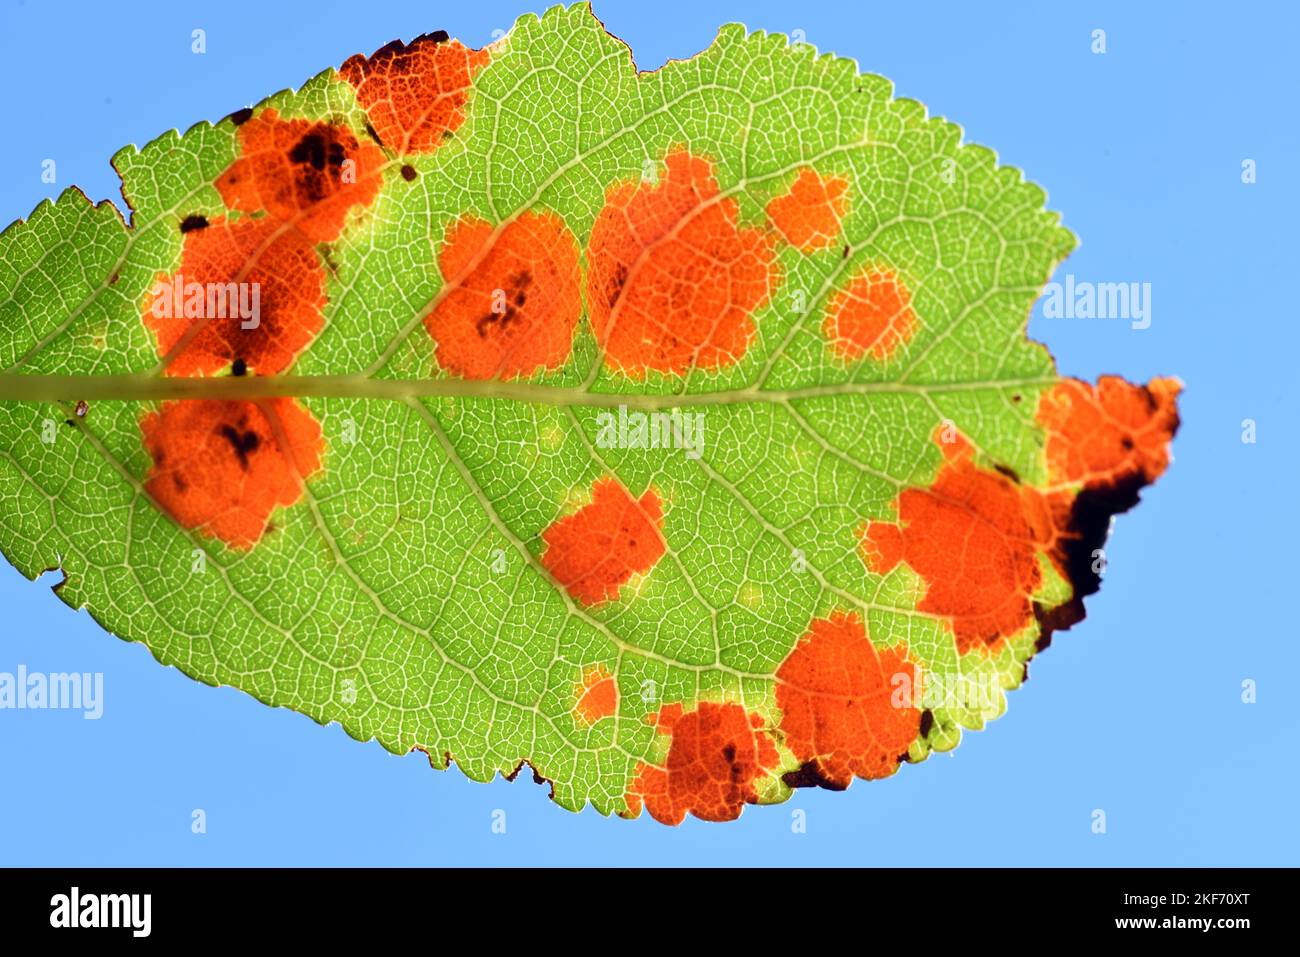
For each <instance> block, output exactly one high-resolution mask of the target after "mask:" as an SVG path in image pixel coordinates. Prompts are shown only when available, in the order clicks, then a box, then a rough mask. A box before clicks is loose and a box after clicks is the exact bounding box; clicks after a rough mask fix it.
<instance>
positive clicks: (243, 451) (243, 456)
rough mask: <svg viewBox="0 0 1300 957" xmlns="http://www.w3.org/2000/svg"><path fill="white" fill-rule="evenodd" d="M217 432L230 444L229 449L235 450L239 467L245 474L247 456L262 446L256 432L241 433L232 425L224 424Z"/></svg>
mask: <svg viewBox="0 0 1300 957" xmlns="http://www.w3.org/2000/svg"><path fill="white" fill-rule="evenodd" d="M217 432H218V434H220V436H221V437H222V438H223V439H225V440H226V441H227V442H229V443H230V447H231V448H232V449H234V450H235V455H236V456H238V457H239V467H240V468H242V469H243V470H244V471H245V472H247V471H248V456H249V455H250V454H251V453H253V452H256V451H257V447H258V446H259V445H261V444H262V439H261V437H260V436H259V435H258V434H257V433H256V432H241V431H240V430H239V429H237V428H235V427H234V426H233V425H226V424H222V426H221V427H220V428H219V429H217Z"/></svg>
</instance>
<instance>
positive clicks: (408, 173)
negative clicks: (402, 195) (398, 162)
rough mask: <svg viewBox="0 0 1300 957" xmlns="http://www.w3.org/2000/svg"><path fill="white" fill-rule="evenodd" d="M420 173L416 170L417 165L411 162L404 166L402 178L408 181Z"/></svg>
mask: <svg viewBox="0 0 1300 957" xmlns="http://www.w3.org/2000/svg"><path fill="white" fill-rule="evenodd" d="M419 175H420V174H419V173H417V172H416V171H415V167H414V166H412V165H411V164H410V163H406V164H404V165H403V166H402V179H404V180H406V181H407V182H408V183H409V182H410V181H411V180H413V179H415V177H417V176H419Z"/></svg>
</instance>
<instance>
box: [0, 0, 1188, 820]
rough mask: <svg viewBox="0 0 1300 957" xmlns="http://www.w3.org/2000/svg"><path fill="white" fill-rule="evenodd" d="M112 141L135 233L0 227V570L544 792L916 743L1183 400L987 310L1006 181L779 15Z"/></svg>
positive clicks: (618, 808) (191, 663)
mask: <svg viewBox="0 0 1300 957" xmlns="http://www.w3.org/2000/svg"><path fill="white" fill-rule="evenodd" d="M114 164H115V166H116V168H117V169H118V171H119V172H120V173H121V176H122V180H123V188H124V195H125V196H126V198H127V201H128V202H129V203H130V206H131V209H132V211H133V214H132V216H131V218H130V222H129V224H128V223H126V222H124V221H123V219H122V217H121V216H120V215H119V214H118V212H117V211H116V210H115V209H114V208H113V207H112V206H111V205H108V204H101V205H99V206H92V205H90V204H89V203H88V202H87V201H86V199H85V198H84V196H82V195H81V194H80V193H79V192H78V191H76V190H75V189H73V190H68V191H67V192H65V193H64V194H63V195H62V196H60V197H59V199H58V201H57V202H55V203H53V204H51V203H48V202H47V203H42V204H41V205H40V206H38V207H37V208H36V210H35V211H34V212H33V213H32V215H31V217H30V218H29V219H28V220H27V221H25V222H19V223H15V224H14V225H12V226H11V227H10V228H9V229H7V230H6V231H5V232H4V233H3V234H2V235H0V368H2V369H3V372H0V400H2V401H0V448H2V449H3V454H2V455H0V498H2V499H3V503H4V506H3V510H2V511H0V548H3V551H4V553H5V555H6V556H7V557H8V558H9V560H10V561H12V562H13V563H14V565H15V566H17V567H18V568H19V569H20V570H21V571H22V572H23V573H24V574H26V575H28V576H31V577H35V576H36V575H37V574H39V573H40V572H41V571H42V570H44V569H48V568H56V567H57V568H61V569H62V570H63V572H64V574H65V576H66V579H65V581H64V583H63V584H62V585H61V586H60V587H59V589H58V595H59V597H60V598H62V599H63V600H64V601H65V602H67V603H68V604H69V605H70V606H72V607H74V608H86V609H87V610H88V611H89V612H90V613H91V614H92V615H93V616H94V617H95V619H96V620H97V621H99V622H100V623H101V624H102V625H103V626H104V627H105V628H106V629H107V630H108V631H110V632H112V633H113V634H115V635H118V636H120V637H122V638H124V639H126V640H130V641H140V642H143V643H144V644H146V645H147V646H148V647H149V649H150V650H151V652H152V653H153V654H154V656H155V657H156V658H157V659H158V660H159V661H160V662H162V663H164V664H168V665H174V666H176V667H177V668H179V669H181V670H182V671H183V672H185V673H186V674H188V675H190V676H192V677H193V678H195V679H196V680H199V681H203V682H205V683H208V684H212V685H219V684H225V685H231V686H234V687H237V688H240V689H242V690H244V691H246V692H248V693H249V694H251V695H253V696H255V697H256V698H257V699H259V700H260V701H263V702H266V703H267V704H272V705H277V706H284V707H288V708H292V709H294V710H296V711H300V712H302V713H303V714H306V715H308V716H310V717H311V718H312V719H314V720H316V721H318V722H321V723H326V722H338V723H339V724H340V725H341V726H342V727H343V728H344V729H345V730H346V731H347V733H348V734H350V735H352V736H353V737H355V738H357V739H359V740H367V739H371V738H374V739H376V740H378V741H379V742H380V743H382V744H383V746H384V747H386V748H388V749H390V750H392V751H394V752H399V753H402V752H407V751H410V750H412V749H420V750H422V751H425V752H427V753H428V755H429V758H430V761H431V762H432V764H433V765H434V766H435V767H439V768H441V767H445V766H446V765H447V764H448V763H449V762H450V761H452V760H454V761H455V762H456V763H457V764H458V765H459V766H460V767H461V768H462V769H463V770H464V772H465V773H466V774H467V775H469V776H470V777H472V778H474V779H477V780H488V779H490V778H492V777H493V776H494V775H496V774H497V773H502V774H512V773H513V772H515V771H517V770H518V769H519V768H520V766H521V764H522V763H523V762H527V763H528V764H530V765H531V767H532V768H533V769H534V771H535V773H536V774H537V775H539V776H541V777H543V778H545V779H546V780H548V781H549V782H550V783H551V785H552V788H553V792H552V793H553V797H554V799H555V800H556V801H557V802H558V803H559V804H561V805H562V806H564V807H566V808H572V809H578V808H581V807H582V806H584V804H586V803H588V802H590V803H591V804H592V805H594V806H595V807H596V808H597V809H598V810H599V811H600V812H601V813H611V812H614V813H620V814H636V813H638V812H639V811H640V810H641V809H642V808H643V807H645V808H647V809H648V810H649V811H650V812H651V813H652V814H653V815H654V816H655V817H656V818H658V819H659V820H662V821H665V822H670V823H674V822H676V821H679V820H681V819H682V817H683V816H684V815H685V814H686V813H695V814H697V815H698V816H700V817H704V818H707V819H718V820H725V819H729V818H733V817H735V816H737V815H738V814H739V813H740V811H741V809H742V807H743V805H744V804H745V803H749V802H761V803H767V802H773V801H780V800H783V799H785V798H786V797H788V796H789V794H790V791H791V788H793V787H798V786H806V785H814V784H819V785H823V786H828V787H834V788H843V787H845V786H847V785H848V784H849V783H850V781H851V780H852V779H853V778H854V777H865V778H877V777H884V776H887V775H889V774H892V773H893V772H894V771H895V770H896V768H897V767H898V765H899V763H900V761H904V760H906V761H919V760H922V759H924V758H925V757H926V756H927V755H928V754H929V753H930V752H931V751H933V750H946V749H949V748H952V747H954V746H955V745H956V744H957V742H958V739H959V737H960V733H961V729H962V728H980V727H982V726H983V725H984V723H985V722H986V721H988V720H990V719H992V718H994V717H997V716H998V715H999V714H1001V712H1002V711H1003V709H1004V707H1005V694H1004V692H1005V691H1006V690H1009V689H1012V688H1015V687H1016V686H1018V685H1019V683H1020V682H1021V681H1022V680H1023V678H1024V675H1025V672H1026V665H1027V662H1028V660H1029V658H1030V657H1031V656H1032V655H1033V654H1035V653H1036V651H1037V650H1040V649H1041V648H1042V647H1044V646H1045V645H1046V643H1047V639H1048V638H1049V637H1050V635H1051V633H1052V631H1053V630H1057V629H1060V628H1063V627H1066V626H1068V625H1070V624H1072V623H1074V622H1075V621H1077V620H1078V619H1079V618H1081V617H1082V603H1081V602H1082V598H1083V596H1084V595H1086V594H1088V593H1090V592H1091V591H1093V590H1095V589H1096V587H1097V585H1098V583H1099V580H1100V568H1101V563H1102V560H1103V558H1104V556H1102V555H1101V553H1100V551H1099V550H1100V549H1101V548H1102V546H1103V545H1104V542H1105V538H1106V535H1107V532H1108V529H1109V525H1110V517H1111V515H1113V514H1114V513H1116V512H1120V511H1124V510H1126V509H1127V508H1129V507H1131V506H1132V505H1133V504H1134V503H1135V502H1136V500H1137V492H1138V490H1139V489H1140V488H1141V487H1142V486H1144V485H1146V484H1148V483H1150V482H1152V481H1154V480H1155V478H1156V477H1157V476H1158V475H1159V474H1160V473H1161V472H1162V471H1163V470H1164V468H1165V467H1166V465H1167V464H1168V461H1169V457H1168V444H1169V441H1170V439H1171V438H1172V435H1173V432H1174V430H1175V428H1176V427H1177V413H1176V409H1175V399H1176V395H1177V392H1178V388H1179V387H1178V385H1177V383H1176V381H1174V380H1170V379H1157V380H1154V381H1153V382H1152V383H1150V384H1149V385H1147V386H1135V385H1129V384H1127V383H1124V382H1122V381H1120V380H1118V379H1110V378H1107V379H1103V380H1101V382H1100V383H1098V384H1097V385H1096V386H1092V385H1087V384H1084V383H1080V382H1077V381H1074V380H1068V379H1063V378H1061V377H1059V376H1058V375H1057V373H1056V371H1055V368H1054V364H1053V362H1052V359H1051V357H1050V356H1049V355H1048V354H1047V352H1046V351H1045V350H1044V349H1043V348H1042V347H1041V346H1039V345H1037V344H1035V343H1032V342H1030V341H1028V340H1027V338H1026V336H1025V324H1026V321H1027V316H1028V314H1029V310H1030V308H1031V306H1032V304H1033V302H1034V300H1035V298H1036V297H1037V296H1038V295H1039V293H1040V291H1041V289H1042V286H1043V284H1044V283H1045V282H1046V280H1047V279H1048V277H1049V276H1050V275H1051V273H1052V270H1053V269H1054V268H1055V266H1056V265H1057V264H1058V263H1059V262H1060V261H1061V259H1063V258H1064V257H1065V256H1066V255H1067V254H1068V253H1069V251H1070V250H1071V248H1072V247H1073V245H1074V239H1073V237H1072V236H1071V234H1070V233H1069V232H1068V231H1067V230H1066V229H1064V228H1063V227H1062V226H1061V225H1060V223H1059V219H1058V217H1057V215H1055V214H1052V213H1048V212H1046V211H1044V209H1043V205H1044V200H1045V197H1044V194H1043V192H1042V191H1041V190H1040V189H1038V188H1037V187H1036V186H1033V185H1030V184H1028V183H1026V182H1025V181H1024V180H1023V179H1022V177H1021V175H1020V173H1019V172H1018V171H1017V170H1014V169H1009V168H1006V167H1001V166H998V165H997V162H996V158H995V156H994V154H993V153H992V152H991V151H989V150H987V149H984V148H982V147H978V146H969V145H962V143H961V131H960V130H959V128H958V127H956V126H954V125H952V124H950V123H948V122H946V121H943V120H941V119H935V118H928V117H927V116H926V111H925V109H924V107H922V106H921V105H920V104H918V103H915V102H912V101H908V100H898V99H893V98H892V91H891V86H890V84H889V83H888V82H887V81H886V80H884V79H882V78H880V77H876V76H870V75H861V74H859V73H858V71H857V69H856V66H855V64H853V63H852V62H850V61H848V60H843V59H839V58H837V57H834V56H831V55H819V54H818V53H817V52H816V51H815V50H814V49H813V48H812V47H810V46H808V45H806V44H795V45H790V44H789V43H788V42H787V39H786V38H785V37H783V36H776V35H768V34H761V33H755V34H750V33H747V32H746V31H745V29H744V28H743V27H741V26H739V25H734V24H733V25H729V26H725V27H723V28H722V29H721V30H720V32H719V34H718V37H717V39H716V40H715V41H714V43H713V44H712V45H711V46H710V47H709V48H708V49H707V50H705V51H703V52H702V53H700V54H699V55H698V56H696V57H694V58H692V59H689V60H685V61H674V62H670V63H668V64H667V65H665V66H664V67H663V68H662V69H659V70H656V71H652V72H645V73H638V72H637V71H636V69H635V67H634V65H633V63H632V61H631V59H630V57H629V53H628V50H627V48H626V47H625V46H624V45H623V44H622V43H621V42H620V41H619V40H617V39H615V38H614V37H611V36H610V35H609V34H607V33H606V32H605V30H604V29H603V27H602V26H601V24H600V23H599V22H598V21H597V20H596V19H595V18H594V17H593V16H592V14H591V12H590V11H589V9H588V8H587V7H586V6H585V5H577V6H573V7H570V8H567V9H564V8H559V7H556V8H553V9H551V10H549V11H548V12H547V13H546V14H545V15H543V16H542V17H541V18H537V17H533V16H527V17H524V18H522V19H520V21H519V22H518V23H517V24H516V25H515V27H514V29H513V30H512V31H511V32H510V33H509V34H508V35H507V36H506V37H504V38H503V39H502V40H500V41H498V42H497V43H494V44H493V45H492V46H490V47H488V48H486V49H485V50H482V51H472V50H469V49H467V48H465V47H463V46H461V45H460V44H459V43H457V42H455V41H451V40H448V39H447V38H446V37H445V36H442V35H431V36H426V37H422V38H419V39H417V40H416V41H413V42H412V43H410V44H390V45H389V46H388V47H385V48H384V49H382V50H380V51H377V52H376V53H375V54H374V55H372V56H371V57H369V58H365V57H354V58H352V59H351V60H349V61H348V62H347V63H346V64H344V65H343V67H342V68H341V69H340V70H338V71H336V70H327V71H326V72H324V73H322V74H320V75H319V76H317V77H316V78H314V79H313V80H311V81H309V82H308V83H307V84H306V85H305V86H304V87H303V88H302V89H300V90H298V91H296V92H295V91H287V92H283V93H279V94H276V95H275V96H273V97H271V98H270V99H267V100H265V101H263V102H262V103H260V104H258V106H257V107H255V108H254V109H253V110H245V111H240V112H239V113H237V114H234V115H232V116H231V117H228V118H226V119H225V120H222V121H221V122H219V123H217V124H215V125H209V124H207V123H203V124H200V125H198V126H196V127H194V128H192V129H190V130H189V131H188V132H186V133H185V134H183V135H179V134H177V133H175V132H171V133H167V134H165V135H163V136H162V137H160V138H159V139H158V140H156V141H154V142H153V143H151V144H149V145H148V146H146V147H144V148H143V149H136V148H134V147H128V148H127V149H124V150H123V151H121V152H120V153H118V155H117V156H116V157H115V158H114ZM187 284H197V286H194V285H188V286H187ZM226 284H230V285H229V286H227V285H226ZM196 288H197V297H195V294H194V293H195V289H196ZM254 295H256V297H257V298H256V301H254V298H253V297H254ZM241 297H242V298H241ZM187 307H188V308H189V309H190V312H189V314H187V313H186V309H187Z"/></svg>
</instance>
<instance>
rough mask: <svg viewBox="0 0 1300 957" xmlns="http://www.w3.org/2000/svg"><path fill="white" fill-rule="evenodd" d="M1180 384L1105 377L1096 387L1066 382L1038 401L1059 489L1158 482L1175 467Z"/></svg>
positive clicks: (1052, 473)
mask: <svg viewBox="0 0 1300 957" xmlns="http://www.w3.org/2000/svg"><path fill="white" fill-rule="evenodd" d="M1181 390H1182V387H1181V386H1180V385H1179V383H1178V380H1176V379H1153V380H1152V381H1151V382H1150V383H1149V384H1148V385H1145V386H1142V385H1134V384H1132V383H1130V382H1126V381H1124V380H1123V379H1121V378H1119V377H1118V376H1102V377H1101V378H1100V379H1099V380H1098V381H1097V384H1096V385H1095V386H1094V385H1090V384H1089V383H1087V382H1080V381H1079V380H1078V379H1062V380H1061V381H1060V382H1058V383H1057V384H1056V385H1054V386H1053V387H1052V388H1051V389H1049V390H1048V391H1046V392H1044V393H1043V394H1042V396H1041V397H1040V398H1039V400H1038V421H1039V422H1041V423H1042V425H1043V427H1044V428H1045V429H1046V430H1047V469H1048V475H1049V478H1050V480H1051V481H1052V482H1053V483H1071V484H1074V483H1083V484H1085V485H1088V486H1098V485H1115V484H1119V483H1122V482H1124V481H1127V480H1129V479H1131V478H1132V477H1134V476H1140V477H1141V478H1142V480H1143V483H1144V484H1149V483H1151V482H1154V481H1155V480H1156V479H1157V478H1159V477H1160V475H1161V474H1162V473H1163V472H1164V470H1165V469H1166V468H1167V467H1168V465H1169V441H1170V439H1172V438H1173V434H1174V432H1175V431H1176V430H1177V428H1178V407H1177V399H1178V393H1179V392H1180V391H1181Z"/></svg>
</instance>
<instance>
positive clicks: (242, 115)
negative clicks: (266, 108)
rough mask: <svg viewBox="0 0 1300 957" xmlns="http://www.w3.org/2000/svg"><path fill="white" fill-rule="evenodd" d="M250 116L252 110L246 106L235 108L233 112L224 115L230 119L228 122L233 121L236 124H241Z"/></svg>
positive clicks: (251, 115)
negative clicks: (239, 108)
mask: <svg viewBox="0 0 1300 957" xmlns="http://www.w3.org/2000/svg"><path fill="white" fill-rule="evenodd" d="M252 118H253V110H252V108H251V107H248V106H246V107H244V108H243V109H242V110H235V112H233V113H231V114H230V115H229V116H228V117H226V119H228V120H230V122H232V123H234V124H235V125H236V126H243V125H244V124H245V123H247V122H248V121H249V120H251V119H252Z"/></svg>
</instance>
